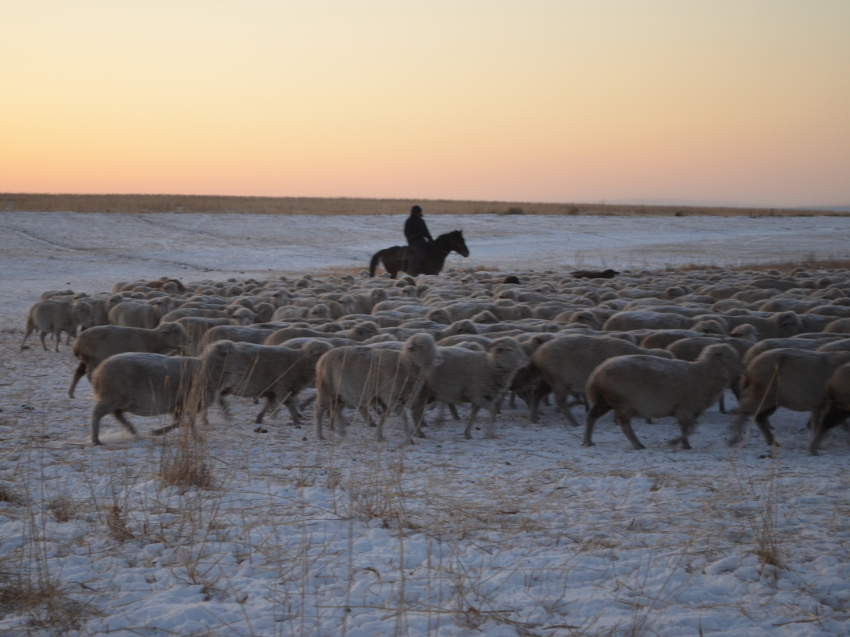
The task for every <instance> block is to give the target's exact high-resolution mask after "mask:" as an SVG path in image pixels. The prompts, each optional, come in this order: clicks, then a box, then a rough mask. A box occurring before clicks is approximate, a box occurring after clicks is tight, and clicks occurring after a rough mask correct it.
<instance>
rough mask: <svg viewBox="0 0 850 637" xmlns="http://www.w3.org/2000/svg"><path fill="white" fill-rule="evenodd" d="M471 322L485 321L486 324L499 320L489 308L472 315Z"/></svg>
mask: <svg viewBox="0 0 850 637" xmlns="http://www.w3.org/2000/svg"><path fill="white" fill-rule="evenodd" d="M472 322H473V323H486V324H488V325H494V324H496V323H498V322H499V319H498V318H497V317H496V315H495V314H493V313H492V312H490V311H489V310H484V311H482V312H479V313H478V314H476V315H475V316H473V317H472Z"/></svg>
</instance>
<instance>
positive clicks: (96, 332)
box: [68, 323, 189, 398]
mask: <svg viewBox="0 0 850 637" xmlns="http://www.w3.org/2000/svg"><path fill="white" fill-rule="evenodd" d="M188 342H189V337H188V335H187V334H186V330H185V329H183V326H182V325H180V324H178V323H163V324H162V325H160V326H159V327H157V328H156V329H153V330H148V329H145V328H142V327H123V326H120V325H99V326H96V327H92V328H90V329H87V330H86V331H85V332H83V333H82V334H80V336H79V338H77V340H75V341H74V345H73V347H72V348H71V350H72V351H73V353H74V356H76V357H77V358H78V359H79V360H80V364H79V365H78V366H77V370H76V371H75V372H74V378H73V379H72V380H71V386H70V387H69V388H68V397H69V398H73V397H74V389H75V388H76V386H77V383H78V382H79V380H80V379H81V378H82V377H83V375H85V376H87V377H88V379H89V383H91V379H92V373H93V372H94V370H95V369H97V367H98V366H99V365H100V364H101V363H102V362H103V361H105V360H106V359H107V358H109V357H110V356H114V355H115V354H122V353H124V352H147V353H151V354H174V353H183V351H184V350H185V349H186V346H187V345H188Z"/></svg>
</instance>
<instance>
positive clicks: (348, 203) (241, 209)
mask: <svg viewBox="0 0 850 637" xmlns="http://www.w3.org/2000/svg"><path fill="white" fill-rule="evenodd" d="M414 203H419V204H421V205H422V206H423V208H425V212H426V214H429V215H433V214H437V215H439V214H453V215H476V214H502V215H514V214H515V215H521V214H536V215H601V216H641V215H643V216H677V217H682V216H720V217H735V216H746V217H766V216H767V217H799V216H806V217H820V216H846V215H847V214H850V213H847V212H836V211H834V210H813V209H793V208H731V207H722V206H716V207H709V206H650V205H624V204H623V205H621V204H593V203H527V202H509V201H451V200H440V199H433V200H428V199H426V200H422V199H418V200H413V199H347V198H319V197H218V196H206V195H42V194H14V193H10V194H0V211H5V212H16V211H27V212H117V213H147V212H195V213H208V214H217V213H222V214H225V213H227V214H234V213H235V214H269V215H383V214H400V213H403V212H406V211H407V210H408V209H409V208H410V206H411V205H413V204H414Z"/></svg>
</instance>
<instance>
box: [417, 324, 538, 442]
mask: <svg viewBox="0 0 850 637" xmlns="http://www.w3.org/2000/svg"><path fill="white" fill-rule="evenodd" d="M440 354H441V355H442V357H443V366H442V367H441V368H439V369H433V370H431V372H430V373H429V374H428V377H427V379H426V381H425V386H424V387H423V388H422V392H421V393H420V394H419V397H418V398H417V399H416V400H415V401H414V404H413V408H412V409H411V411H412V413H413V417H414V422H415V423H416V424H417V427H418V426H421V424H422V421H423V416H424V412H425V405H426V403H427V402H428V400H429V399H431V398H433V399H435V400H438V401H441V402H444V403H447V404H448V405H450V406H452V405H459V404H462V403H471V404H472V410H471V412H470V415H469V421H468V422H467V425H466V429H465V430H464V432H463V435H464V437H466V439H467V440H469V439H471V438H472V435H471V431H472V425H473V424H474V423H475V416H476V415H477V414H478V411H479V409H482V408H483V409H486V410H487V411H489V412H490V422H489V424H488V426H487V432H486V435H487V436H492V435H494V433H495V426H496V412H497V405H498V403H499V400H500V399H501V397H502V396H503V395H504V393H505V392H506V391H508V389H509V388H510V386H511V383H512V382H513V379H514V377H515V376H516V374H517V372H518V371H519V370H520V369H521V368H523V367H525V366H526V365H527V364H528V360H529V359H528V355H527V354H526V353H525V351H523V348H522V346H521V345H520V343H519V342H518V341H517V340H516V339H514V338H512V337H510V336H504V337H502V338H498V339H496V340H495V341H493V342H492V343H490V346H489V347H488V348H487V351H486V352H475V351H471V350H468V349H465V348H461V347H443V348H440Z"/></svg>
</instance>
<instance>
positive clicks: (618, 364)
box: [582, 344, 743, 449]
mask: <svg viewBox="0 0 850 637" xmlns="http://www.w3.org/2000/svg"><path fill="white" fill-rule="evenodd" d="M742 369H743V366H742V365H741V359H740V357H739V356H738V353H737V352H736V351H735V350H734V349H733V348H732V347H731V346H729V345H725V344H719V345H711V346H709V347H706V348H705V349H704V350H703V351H702V353H701V354H700V356H699V358H698V359H697V360H696V361H695V362H693V363H689V362H686V361H679V360H664V359H661V358H656V357H653V356H645V355H644V356H641V355H638V356H617V357H615V358H611V359H609V360H607V361H605V362H604V363H602V364H601V365H600V366H599V367H597V368H596V370H594V372H593V374H591V376H590V379H589V380H588V381H587V391H586V393H587V398H588V401H589V402H590V405H591V407H590V411H589V412H588V414H587V419H586V422H585V426H584V439H583V441H582V446H583V447H591V446H593V427H594V425H595V424H596V421H597V420H598V419H599V418H600V417H601V416H602V415H604V414H606V413H607V412H608V411H610V410H611V409H613V410H614V417H615V420H616V422H617V424H618V425H619V426H620V429H621V430H622V431H623V434H625V436H626V438H628V440H629V442H631V443H632V447H634V448H635V449H644V446H643V445H642V444H641V442H640V440H638V438H637V436H636V435H635V432H634V430H633V429H632V426H631V419H632V418H634V417H636V416H637V417H641V418H664V417H666V416H673V417H675V418H676V420H678V422H679V427H680V428H681V430H682V435H681V437H679V438H677V439H675V440H673V441H671V443H672V444H679V443H681V445H682V448H683V449H690V448H691V445H690V442H689V441H688V436H689V435H690V434H691V433H692V431H693V429H694V427H695V425H696V422H697V419H698V418H699V417H700V416H701V415H702V413H703V412H704V411H705V410H706V409H708V408H709V407H711V405H713V404H714V403H716V402H717V399H718V398H719V397H720V395H721V394H722V393H723V391H724V390H725V389H726V388H727V387H728V386H729V384H730V383H731V382H732V380H733V379H735V378H736V377H737V376H738V375H739V374H740V373H741V371H742Z"/></svg>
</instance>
